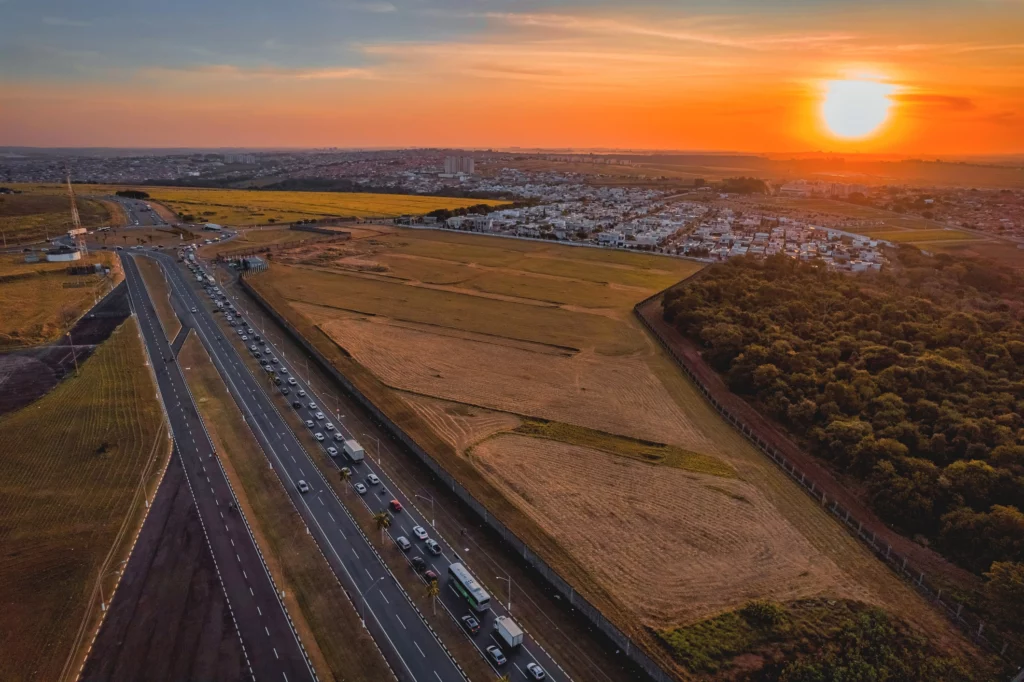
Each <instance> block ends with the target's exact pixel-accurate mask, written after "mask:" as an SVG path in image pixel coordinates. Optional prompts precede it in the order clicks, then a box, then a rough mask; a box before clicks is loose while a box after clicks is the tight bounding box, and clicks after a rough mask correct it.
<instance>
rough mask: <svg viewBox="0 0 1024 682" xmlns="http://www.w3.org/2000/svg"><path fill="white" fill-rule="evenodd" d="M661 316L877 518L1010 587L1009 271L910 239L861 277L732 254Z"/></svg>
mask: <svg viewBox="0 0 1024 682" xmlns="http://www.w3.org/2000/svg"><path fill="white" fill-rule="evenodd" d="M665 319H666V321H668V322H670V323H671V324H673V325H675V327H676V328H677V329H678V330H679V331H680V332H681V333H682V334H684V335H685V336H686V337H688V338H690V339H691V340H693V341H695V342H697V343H698V344H700V345H701V346H702V347H703V354H704V358H705V359H706V360H707V361H708V362H709V363H710V364H711V365H712V366H713V367H715V368H716V369H717V370H718V371H720V372H722V373H723V375H724V376H725V377H726V379H727V381H728V383H729V385H730V387H731V388H732V390H733V391H735V392H736V393H738V394H741V395H743V396H745V397H746V398H747V399H749V400H750V401H751V402H753V403H754V404H755V405H756V406H757V407H758V408H759V409H760V410H761V411H762V412H763V413H765V414H767V415H770V416H771V417H772V418H774V419H775V420H776V421H778V422H779V423H781V424H782V425H784V426H785V427H786V428H787V429H788V430H789V432H790V433H791V434H793V436H794V437H795V438H796V439H797V441H798V442H800V443H801V444H802V445H803V446H804V447H806V448H807V449H809V450H810V451H811V452H813V453H814V454H816V455H817V456H819V457H821V458H823V459H825V460H827V461H828V462H829V463H830V464H831V466H832V467H833V468H834V469H836V470H838V471H839V472H841V473H843V474H845V475H848V476H851V477H853V478H855V479H856V480H858V481H860V482H862V483H863V484H864V488H865V490H866V491H867V493H866V494H868V495H869V496H870V502H871V504H872V505H873V507H874V509H875V510H876V511H877V513H878V514H879V515H880V516H881V517H882V518H883V519H885V520H886V521H887V522H889V523H890V524H892V525H893V526H894V527H896V528H898V529H899V530H901V531H902V532H904V533H906V534H907V535H910V536H912V537H916V538H917V539H918V540H919V541H922V542H926V543H928V544H931V545H932V546H933V547H935V548H936V549H938V550H939V551H940V552H942V553H943V554H945V555H946V556H947V557H949V558H950V559H952V560H953V561H955V562H956V563H958V564H960V565H961V566H964V567H966V568H968V569H970V570H972V571H975V572H977V573H985V572H989V571H993V570H994V569H996V568H998V569H999V570H1001V571H1003V572H1004V573H1005V572H1006V571H1010V572H1011V573H1015V574H1016V575H1017V576H1018V578H1017V580H1018V582H1019V580H1020V572H1019V565H1018V564H1019V563H1020V562H1024V514H1022V512H1021V510H1022V509H1024V416H1022V415H1024V280H1022V278H1021V277H1020V276H1019V275H1018V274H1015V273H1013V272H1012V271H1007V270H1002V269H999V268H998V266H994V265H990V264H985V263H981V262H974V261H965V260H954V259H952V258H950V257H948V256H938V257H935V258H931V257H927V256H924V255H923V254H921V253H920V252H919V251H917V250H916V249H912V248H910V247H904V248H902V249H901V250H900V252H899V254H898V256H897V257H896V258H895V260H894V265H893V267H890V268H888V269H887V272H883V273H879V274H872V275H863V276H851V275H848V274H841V273H837V272H831V271H829V270H827V269H825V268H823V267H819V266H816V265H813V264H807V263H800V262H798V261H795V260H792V259H789V258H785V257H781V256H780V257H773V258H769V259H767V260H765V261H754V260H748V259H736V260H732V261H730V262H728V263H724V264H720V265H714V266H712V267H710V268H708V269H707V270H706V271H704V272H703V273H701V275H699V276H697V277H695V278H692V279H691V280H688V281H687V282H685V283H683V284H682V285H680V286H679V287H677V288H674V289H672V290H670V291H669V292H667V293H666V295H665ZM993 562H1007V563H1004V564H999V565H998V566H996V567H993ZM1022 588H1024V586H1018V589H1019V590H1020V589H1022ZM1011 591H1012V589H1011ZM1018 598H1020V599H1021V601H1020V602H1018V603H1019V604H1024V594H1020V595H1018Z"/></svg>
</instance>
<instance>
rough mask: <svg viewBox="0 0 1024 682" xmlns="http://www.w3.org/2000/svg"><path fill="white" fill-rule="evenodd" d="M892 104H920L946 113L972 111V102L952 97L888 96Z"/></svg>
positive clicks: (913, 94) (929, 95)
mask: <svg viewBox="0 0 1024 682" xmlns="http://www.w3.org/2000/svg"><path fill="white" fill-rule="evenodd" d="M889 99H891V100H893V101H894V102H902V103H905V104H920V105H922V106H926V107H931V108H935V109H943V110H946V111H970V110H971V109H974V102H973V101H971V100H970V99H969V98H967V97H956V96H954V95H937V94H930V93H902V94H901V93H897V94H893V95H890V96H889Z"/></svg>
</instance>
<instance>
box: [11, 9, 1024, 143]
mask: <svg viewBox="0 0 1024 682" xmlns="http://www.w3.org/2000/svg"><path fill="white" fill-rule="evenodd" d="M851 82H852V83H853V84H852V85H851ZM830 93H831V94H830ZM862 115H863V116H866V117H867V118H865V119H863V120H862V119H861V118H858V117H860V116H862ZM844 119H847V120H845V121H844ZM864 121H868V123H864ZM861 124H863V125H861ZM867 128H870V131H869V132H867V133H864V132H863V130H864V129H867ZM850 131H854V132H855V133H857V134H856V135H853V136H851V135H850V134H849V133H850ZM0 145H19V146H20V145H24V146H102V147H133V146H149V147H326V146H333V147H402V146H420V147H475V148H486V147H495V148H504V147H512V146H520V147H547V148H552V147H554V148H628V149H686V150H731V151H744V152H780V153H784V152H805V151H834V152H864V153H892V154H904V155H910V156H929V155H936V156H939V155H965V154H999V153H1021V152H1024V0H887V1H886V2H878V1H876V0H715V1H704V0H649V1H647V2H632V1H630V2H625V1H621V0H620V1H619V2H612V1H610V0H286V1H284V2H282V1H281V0H244V1H243V0H202V1H201V0H142V1H141V2H140V1H139V0H132V1H129V0H89V1H88V2H83V1H81V0H79V1H77V2H73V1H71V0H0Z"/></svg>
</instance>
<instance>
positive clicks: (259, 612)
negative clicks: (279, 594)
mask: <svg viewBox="0 0 1024 682" xmlns="http://www.w3.org/2000/svg"><path fill="white" fill-rule="evenodd" d="M256 613H258V614H260V615H261V616H262V615H263V612H262V611H260V607H258V606H257V607H256Z"/></svg>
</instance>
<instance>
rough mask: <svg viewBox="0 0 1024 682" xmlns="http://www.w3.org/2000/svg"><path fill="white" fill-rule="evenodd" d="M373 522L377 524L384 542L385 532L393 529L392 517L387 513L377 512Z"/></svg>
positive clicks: (381, 539)
mask: <svg viewBox="0 0 1024 682" xmlns="http://www.w3.org/2000/svg"><path fill="white" fill-rule="evenodd" d="M373 520H374V522H375V523H376V524H377V528H378V530H380V541H381V543H382V544H383V542H384V531H386V530H387V529H388V528H390V527H391V515H390V514H388V513H387V512H385V511H382V512H377V513H376V514H374V515H373Z"/></svg>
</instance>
